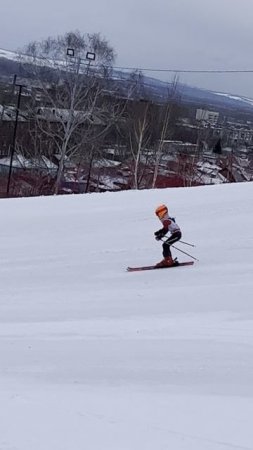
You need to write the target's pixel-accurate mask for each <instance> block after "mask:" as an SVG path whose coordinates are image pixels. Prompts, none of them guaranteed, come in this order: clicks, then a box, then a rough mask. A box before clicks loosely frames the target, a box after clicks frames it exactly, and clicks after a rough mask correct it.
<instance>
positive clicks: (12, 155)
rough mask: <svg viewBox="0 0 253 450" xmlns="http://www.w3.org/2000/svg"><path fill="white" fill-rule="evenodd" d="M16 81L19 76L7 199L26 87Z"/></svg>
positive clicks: (15, 85)
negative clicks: (20, 110) (22, 95)
mask: <svg viewBox="0 0 253 450" xmlns="http://www.w3.org/2000/svg"><path fill="white" fill-rule="evenodd" d="M16 79H17V75H14V80H13V91H14V90H15V87H18V100H17V106H16V117H15V124H14V129H13V137H12V144H11V158H10V167H9V175H8V182H7V191H6V194H7V197H9V193H10V183H11V173H12V164H13V158H14V153H15V149H16V135H17V126H18V116H19V109H20V102H21V94H22V89H23V87H25V86H24V85H23V84H16Z"/></svg>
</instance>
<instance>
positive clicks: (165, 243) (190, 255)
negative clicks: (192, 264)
mask: <svg viewBox="0 0 253 450" xmlns="http://www.w3.org/2000/svg"><path fill="white" fill-rule="evenodd" d="M165 244H166V242H165ZM171 247H173V248H175V249H176V250H178V251H179V252H181V253H184V254H185V255H187V256H190V258H192V259H195V261H199V260H198V259H197V258H195V257H194V256H192V255H190V254H189V253H186V252H184V251H183V250H181V249H180V248H178V247H175V246H174V245H171Z"/></svg>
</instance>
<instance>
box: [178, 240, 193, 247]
mask: <svg viewBox="0 0 253 450" xmlns="http://www.w3.org/2000/svg"><path fill="white" fill-rule="evenodd" d="M178 242H179V243H180V242H181V243H182V244H185V245H189V246H190V247H196V245H195V244H190V243H189V242H185V241H181V240H180V241H178Z"/></svg>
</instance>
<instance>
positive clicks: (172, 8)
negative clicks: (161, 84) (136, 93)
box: [0, 0, 253, 98]
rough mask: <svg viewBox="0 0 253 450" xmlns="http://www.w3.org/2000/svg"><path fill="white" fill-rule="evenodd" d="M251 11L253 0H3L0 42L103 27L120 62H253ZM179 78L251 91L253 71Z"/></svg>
mask: <svg viewBox="0 0 253 450" xmlns="http://www.w3.org/2000/svg"><path fill="white" fill-rule="evenodd" d="M252 15H253V2H252V0H240V2H232V1H231V0H212V2H207V1H205V0H152V1H151V0H124V1H122V0H96V1H93V2H92V1H90V0H89V1H87V0H86V1H83V0H72V1H71V2H69V1H66V0H44V1H40V2H36V0H23V1H22V2H20V1H19V0H15V1H14V2H5V4H4V5H1V17H2V19H4V20H2V25H1V29H0V47H2V48H6V49H16V48H20V47H22V46H23V45H24V44H26V43H27V42H29V41H30V40H34V39H36V40H37V39H41V38H43V37H46V36H48V35H57V34H61V33H64V32H65V31H69V30H72V29H79V30H80V31H82V32H101V34H102V35H103V36H105V37H106V38H107V39H108V40H109V42H110V44H111V45H112V46H113V47H114V49H115V50H116V52H117V55H118V58H117V65H121V66H131V67H151V68H163V69H166V68H168V69H174V68H178V69H249V68H250V69H251V68H253V63H252V62H251V46H252V44H251V43H252V41H253V27H252V23H251V22H252ZM148 74H149V75H150V76H154V77H157V78H162V79H168V80H170V79H171V78H172V76H171V75H170V74H160V73H155V72H150V73H148ZM180 80H181V81H182V82H186V83H189V84H192V85H195V86H200V87H205V88H208V89H212V90H217V91H226V92H228V91H229V92H233V93H235V94H243V95H247V96H250V97H252V98H253V87H252V86H253V83H252V81H253V74H247V75H244V74H231V75H229V74H225V75H216V74H215V75H211V74H205V75H197V74H194V75H193V74H192V75H185V74H184V75H180Z"/></svg>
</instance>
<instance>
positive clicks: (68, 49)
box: [67, 48, 75, 57]
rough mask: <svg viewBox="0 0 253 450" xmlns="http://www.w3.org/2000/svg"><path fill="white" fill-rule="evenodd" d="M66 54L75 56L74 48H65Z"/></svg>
mask: <svg viewBox="0 0 253 450" xmlns="http://www.w3.org/2000/svg"><path fill="white" fill-rule="evenodd" d="M67 56H71V57H73V56H75V50H74V49H73V48H67Z"/></svg>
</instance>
